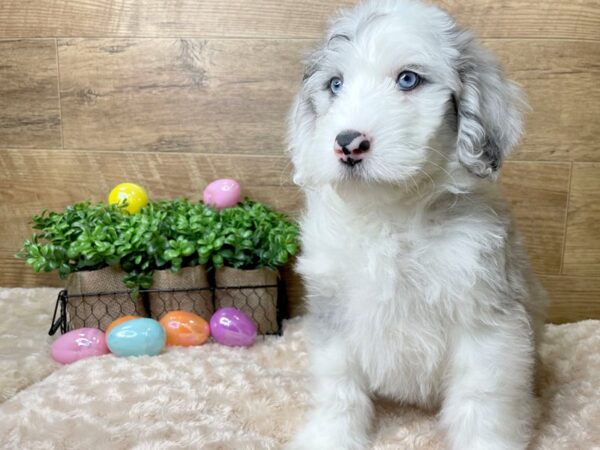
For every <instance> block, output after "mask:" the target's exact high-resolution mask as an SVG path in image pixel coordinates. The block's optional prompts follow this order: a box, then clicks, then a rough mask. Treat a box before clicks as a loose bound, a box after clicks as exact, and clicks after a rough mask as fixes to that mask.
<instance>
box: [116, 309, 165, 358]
mask: <svg viewBox="0 0 600 450" xmlns="http://www.w3.org/2000/svg"><path fill="white" fill-rule="evenodd" d="M165 340H166V339H165V331H164V330H163V327H161V326H160V323H158V322H157V321H156V320H154V319H147V318H141V319H132V320H128V321H126V322H124V323H121V324H119V325H117V326H115V327H114V328H113V329H112V330H111V332H110V334H109V335H108V336H107V338H106V343H107V344H108V348H109V349H110V351H111V352H113V353H114V354H115V355H117V356H142V355H148V356H155V355H158V354H159V353H160V352H161V351H162V349H163V348H164V346H165Z"/></svg>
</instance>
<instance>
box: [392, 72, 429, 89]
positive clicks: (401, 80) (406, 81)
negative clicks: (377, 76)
mask: <svg viewBox="0 0 600 450" xmlns="http://www.w3.org/2000/svg"><path fill="white" fill-rule="evenodd" d="M422 80H423V79H422V78H421V76H420V75H418V74H416V73H414V72H411V71H410V70H405V71H404V72H400V75H398V80H397V81H396V82H397V83H398V87H400V89H401V90H403V91H410V90H411V89H414V88H416V87H417V86H418V85H419V84H421V81H422Z"/></svg>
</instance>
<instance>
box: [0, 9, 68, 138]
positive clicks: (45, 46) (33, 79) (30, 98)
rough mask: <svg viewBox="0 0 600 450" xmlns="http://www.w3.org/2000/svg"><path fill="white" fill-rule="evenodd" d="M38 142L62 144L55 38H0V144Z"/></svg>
mask: <svg viewBox="0 0 600 450" xmlns="http://www.w3.org/2000/svg"><path fill="white" fill-rule="evenodd" d="M0 9H1V8H0ZM37 146H44V147H46V148H55V147H60V146H61V137H60V110H59V102H58V72H57V61H56V42H55V40H54V39H44V40H35V39H34V40H10V41H2V40H0V148H2V147H5V148H6V147H37Z"/></svg>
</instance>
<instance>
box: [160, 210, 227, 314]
mask: <svg viewBox="0 0 600 450" xmlns="http://www.w3.org/2000/svg"><path fill="white" fill-rule="evenodd" d="M149 208H156V209H159V210H160V211H162V212H163V213H164V217H163V219H162V227H161V238H162V240H161V242H157V243H156V244H155V245H153V246H151V247H150V248H149V253H150V254H151V255H152V256H153V257H154V260H155V263H156V266H157V267H158V268H159V269H158V270H155V271H154V273H153V275H152V285H151V288H152V289H156V290H157V291H152V290H151V291H150V292H149V294H148V297H149V308H150V315H151V317H153V318H155V319H157V320H159V319H160V318H161V317H162V316H163V315H164V314H166V313H167V312H168V311H173V310H184V311H189V312H193V313H195V314H198V315H200V316H201V317H203V318H205V319H206V320H209V319H210V317H211V316H212V313H213V312H214V308H213V303H212V297H211V292H210V291H209V289H208V288H209V287H210V283H209V281H208V275H207V268H206V262H207V261H208V260H207V259H206V258H204V259H203V258H200V257H199V255H198V245H197V243H198V241H199V239H200V238H201V236H203V235H204V234H206V233H207V232H209V230H212V229H213V228H214V227H215V224H216V222H217V212H216V211H214V210H213V209H211V208H209V207H207V206H206V205H204V204H203V203H192V202H190V201H189V200H186V199H180V200H173V201H162V202H157V203H155V204H150V205H149ZM161 289H162V290H164V289H174V291H173V292H169V293H165V292H161V291H158V290H161ZM190 289H192V290H191V291H190ZM184 290H185V291H184Z"/></svg>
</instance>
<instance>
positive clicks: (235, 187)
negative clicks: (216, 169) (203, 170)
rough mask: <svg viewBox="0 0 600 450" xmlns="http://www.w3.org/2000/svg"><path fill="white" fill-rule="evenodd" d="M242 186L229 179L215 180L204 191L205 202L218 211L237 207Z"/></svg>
mask: <svg viewBox="0 0 600 450" xmlns="http://www.w3.org/2000/svg"><path fill="white" fill-rule="evenodd" d="M241 191H242V190H241V188H240V184H239V183H238V182H237V181H235V180H231V179H229V178H221V179H220V180H215V181H213V182H212V183H210V184H209V185H208V186H206V189H204V194H203V200H204V203H206V204H207V205H211V206H214V207H215V208H218V209H223V208H229V207H231V206H235V205H237V204H238V203H239V201H240V196H241Z"/></svg>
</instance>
